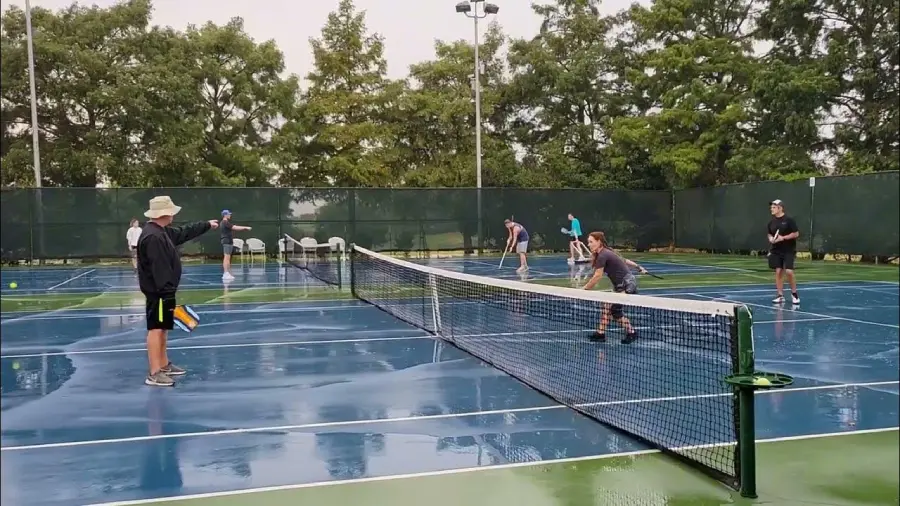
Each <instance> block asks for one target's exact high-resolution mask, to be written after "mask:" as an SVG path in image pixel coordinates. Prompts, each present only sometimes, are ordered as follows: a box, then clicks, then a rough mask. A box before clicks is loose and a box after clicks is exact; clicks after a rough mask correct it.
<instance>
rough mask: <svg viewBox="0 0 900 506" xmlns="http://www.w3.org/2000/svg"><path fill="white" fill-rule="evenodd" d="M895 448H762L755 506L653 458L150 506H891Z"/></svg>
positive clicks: (822, 442) (890, 440) (873, 440)
mask: <svg viewBox="0 0 900 506" xmlns="http://www.w3.org/2000/svg"><path fill="white" fill-rule="evenodd" d="M898 448H900V442H898V432H897V431H896V430H892V431H887V432H877V433H867V434H853V433H848V434H846V435H841V436H839V437H826V438H812V439H800V440H793V441H777V442H767V443H761V444H759V445H758V446H757V449H758V452H757V457H758V459H757V462H758V465H757V469H758V471H757V472H758V476H757V483H758V494H759V498H758V499H746V498H743V497H740V495H739V494H737V493H735V492H731V491H729V490H727V489H725V488H724V487H722V486H719V485H717V484H716V483H715V482H713V481H712V480H710V479H708V478H706V477H705V476H702V475H700V474H698V473H696V472H694V471H693V470H691V469H688V468H685V467H684V466H681V465H679V464H677V463H675V461H674V460H672V459H670V458H667V457H664V456H662V455H660V454H658V453H644V454H640V455H628V456H621V457H613V458H599V459H593V460H577V461H568V462H565V461H564V462H558V463H553V462H549V463H541V464H540V465H534V464H525V465H518V466H517V465H513V466H501V468H495V469H470V470H469V471H468V472H465V471H464V472H451V473H442V474H437V473H431V475H424V476H423V475H420V476H415V475H412V476H409V477H405V478H399V479H397V478H388V479H381V480H379V479H374V480H356V481H352V482H350V483H339V482H336V483H333V484H329V485H330V486H317V487H304V488H294V489H283V490H270V491H261V492H256V493H250V494H231V495H221V496H217V497H201V498H196V499H181V500H179V499H173V500H171V501H163V502H159V503H157V504H164V505H168V506H213V505H215V506H231V505H234V506H237V505H244V504H256V505H259V506H282V505H284V506H287V505H296V504H321V505H338V504H366V505H367V506H382V505H383V506H414V505H420V504H428V505H430V506H457V505H460V504H515V505H516V506H588V505H595V504H596V505H604V506H615V505H629V506H632V505H647V506H650V505H657V504H666V505H669V506H719V505H722V504H731V505H735V506H747V505H753V504H767V505H780V506H787V505H829V506H863V505H875V504H879V505H890V504H898V500H900V491H898V480H897V475H898V473H900V466H898V462H900V455H898V453H900V452H898ZM838 456H839V457H838Z"/></svg>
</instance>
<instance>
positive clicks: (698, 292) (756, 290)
mask: <svg viewBox="0 0 900 506" xmlns="http://www.w3.org/2000/svg"><path fill="white" fill-rule="evenodd" d="M734 286H739V285H734ZM748 286H757V285H748ZM672 288H675V289H681V288H679V287H672ZM672 288H668V289H669V290H671V289H672ZM684 288H690V287H684ZM703 288H710V290H709V291H708V292H705V293H707V294H710V293H724V294H745V293H746V294H749V293H772V292H773V291H774V290H773V289H772V287H768V288H753V289H748V290H743V289H739V290H729V289H727V288H728V287H722V288H723V289H721V290H719V289H715V288H718V285H711V286H708V287H703ZM838 289H840V290H864V288H860V287H850V286H837V285H831V286H818V285H816V286H800V287H798V291H800V292H810V291H815V290H838ZM663 290H666V289H665V288H663ZM868 290H870V291H874V290H878V289H877V288H869V289H868ZM703 293H704V292H703V290H691V292H674V293H666V294H660V295H701V294H703ZM879 293H888V292H879Z"/></svg>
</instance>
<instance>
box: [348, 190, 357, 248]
mask: <svg viewBox="0 0 900 506" xmlns="http://www.w3.org/2000/svg"><path fill="white" fill-rule="evenodd" d="M347 210H348V211H349V212H350V240H349V241H347V242H348V243H353V244H356V189H354V188H348V189H347Z"/></svg>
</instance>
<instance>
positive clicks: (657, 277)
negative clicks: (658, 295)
mask: <svg viewBox="0 0 900 506" xmlns="http://www.w3.org/2000/svg"><path fill="white" fill-rule="evenodd" d="M644 274H647V275H649V276H652V277H654V278H656V279H665V278H663V277H662V276H657V275H656V274H653V273H652V272H650V271H647V272H645V273H644Z"/></svg>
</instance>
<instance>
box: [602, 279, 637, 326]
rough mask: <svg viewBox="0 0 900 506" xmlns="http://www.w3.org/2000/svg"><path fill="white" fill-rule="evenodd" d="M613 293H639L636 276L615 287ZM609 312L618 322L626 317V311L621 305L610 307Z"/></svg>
mask: <svg viewBox="0 0 900 506" xmlns="http://www.w3.org/2000/svg"><path fill="white" fill-rule="evenodd" d="M613 291H614V292H616V293H627V294H629V295H634V294H636V293H638V288H637V278H635V277H634V276H628V277H627V278H625V280H624V281H622V282H621V283H619V284H618V285H616V286H614V287H613ZM609 312H610V313H611V314H612V317H613V319H615V320H618V319H619V318H621V317H623V316H625V310H624V308H623V307H622V305H621V304H612V305H610V307H609Z"/></svg>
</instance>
